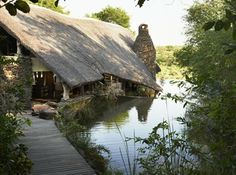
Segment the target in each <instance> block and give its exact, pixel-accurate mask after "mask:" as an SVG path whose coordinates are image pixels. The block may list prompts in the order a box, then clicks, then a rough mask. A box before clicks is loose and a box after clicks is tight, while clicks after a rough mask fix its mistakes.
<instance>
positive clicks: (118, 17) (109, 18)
mask: <svg viewBox="0 0 236 175" xmlns="http://www.w3.org/2000/svg"><path fill="white" fill-rule="evenodd" d="M87 17H91V18H96V19H99V20H101V21H105V22H110V23H114V24H118V25H121V26H123V27H125V28H129V27H130V17H129V15H128V14H127V12H126V11H124V10H123V9H121V8H118V7H111V6H107V7H106V8H104V9H102V10H101V11H100V12H97V13H92V14H89V15H87Z"/></svg>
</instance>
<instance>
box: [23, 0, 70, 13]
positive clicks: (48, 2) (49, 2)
mask: <svg viewBox="0 0 236 175" xmlns="http://www.w3.org/2000/svg"><path fill="white" fill-rule="evenodd" d="M27 1H28V2H30V0H27ZM56 2H57V3H56ZM36 5H38V6H41V7H45V8H48V9H51V10H53V11H56V12H59V13H62V14H69V12H68V11H65V10H64V8H63V7H62V6H60V5H58V1H55V0H38V1H37V3H36Z"/></svg>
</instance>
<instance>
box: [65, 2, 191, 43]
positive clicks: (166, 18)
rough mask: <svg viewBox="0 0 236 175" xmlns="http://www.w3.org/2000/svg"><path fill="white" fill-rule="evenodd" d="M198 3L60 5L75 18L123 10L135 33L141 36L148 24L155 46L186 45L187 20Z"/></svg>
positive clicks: (81, 3) (90, 3)
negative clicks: (141, 29) (108, 8)
mask: <svg viewBox="0 0 236 175" xmlns="http://www.w3.org/2000/svg"><path fill="white" fill-rule="evenodd" d="M193 1H194V0H149V1H147V2H145V4H144V6H143V7H142V8H139V7H138V6H136V3H137V0H136V1H135V0H96V1H95V0H66V1H64V0H61V1H60V5H61V6H63V7H65V9H66V10H68V11H70V15H71V16H73V17H77V18H81V17H85V15H86V14H90V13H94V12H99V11H101V10H102V9H103V8H105V7H106V6H108V5H110V6H112V7H120V8H122V9H124V10H125V11H126V12H127V13H128V15H129V16H130V17H131V21H130V24H131V30H133V31H135V32H136V34H138V26H139V25H140V24H142V23H145V24H148V26H149V34H150V35H151V37H152V40H153V42H154V45H155V46H164V45H183V44H184V42H185V40H186V36H185V35H184V33H185V26H186V23H185V22H184V16H185V15H186V14H187V12H186V9H187V8H188V7H190V6H191V5H192V4H193Z"/></svg>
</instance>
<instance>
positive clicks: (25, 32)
mask: <svg viewBox="0 0 236 175" xmlns="http://www.w3.org/2000/svg"><path fill="white" fill-rule="evenodd" d="M0 26H1V27H3V28H4V29H5V30H6V31H7V32H8V33H9V34H10V35H12V36H13V37H15V38H16V39H17V40H19V41H20V42H21V43H22V45H24V46H25V47H26V48H27V49H29V50H30V51H31V52H32V53H33V54H34V55H35V56H36V57H38V59H40V61H41V62H42V63H43V64H45V65H46V66H47V67H48V68H49V69H51V70H52V71H53V72H54V73H56V74H57V75H59V76H60V78H61V79H62V80H63V81H64V82H66V83H67V84H68V85H69V86H70V87H71V88H74V87H77V86H80V85H82V84H86V83H88V82H93V81H97V80H101V79H103V74H104V73H107V74H111V75H115V76H117V77H120V78H123V79H126V80H130V81H133V82H136V83H140V84H143V85H146V86H148V87H151V88H153V89H155V90H160V87H159V86H158V85H157V84H156V82H155V81H154V80H153V79H152V77H151V74H150V72H149V71H148V70H147V68H146V66H145V65H144V64H143V63H142V62H141V60H140V59H139V58H138V57H137V56H136V54H135V53H134V52H133V51H132V49H131V47H132V45H133V43H134V39H133V36H132V33H131V32H130V31H129V30H128V29H125V28H123V27H121V26H118V25H114V24H109V23H105V22H101V21H97V20H93V19H74V18H70V17H68V16H66V15H62V14H59V13H56V12H53V11H51V10H48V9H45V8H42V7H37V6H33V5H32V6H31V11H30V13H28V14H23V13H21V12H19V11H18V13H17V16H10V15H9V14H8V12H7V11H6V10H5V9H0Z"/></svg>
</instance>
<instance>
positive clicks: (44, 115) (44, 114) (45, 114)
mask: <svg viewBox="0 0 236 175" xmlns="http://www.w3.org/2000/svg"><path fill="white" fill-rule="evenodd" d="M56 115H57V111H56V110H55V109H45V110H41V111H39V118H41V119H45V120H51V119H53V118H54V117H55V116H56Z"/></svg>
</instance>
